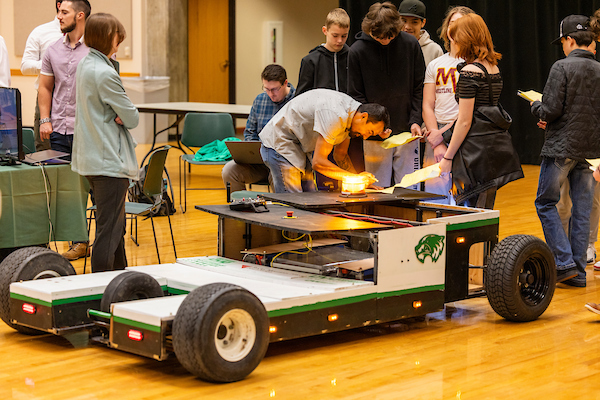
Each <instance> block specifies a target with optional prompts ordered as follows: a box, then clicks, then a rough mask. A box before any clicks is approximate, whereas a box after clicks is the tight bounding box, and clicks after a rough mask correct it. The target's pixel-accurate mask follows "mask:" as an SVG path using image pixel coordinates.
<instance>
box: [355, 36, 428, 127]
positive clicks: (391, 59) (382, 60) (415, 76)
mask: <svg viewBox="0 0 600 400" xmlns="http://www.w3.org/2000/svg"><path fill="white" fill-rule="evenodd" d="M424 79H425V61H424V60H423V53H422V51H421V46H420V45H419V42H418V41H417V39H415V38H414V36H412V35H409V34H408V33H405V32H400V34H399V35H398V36H396V38H394V40H392V41H391V42H390V43H389V44H388V45H387V46H383V45H382V44H380V43H379V42H378V41H376V40H375V39H373V38H372V37H371V36H369V35H368V34H366V33H364V32H359V33H358V34H357V35H356V41H355V42H354V43H353V44H352V46H351V47H350V54H349V56H348V94H349V95H350V96H352V97H353V98H354V99H356V100H357V101H360V102H361V103H378V104H381V105H382V106H385V107H387V109H388V111H389V113H390V118H391V128H392V131H393V134H398V133H402V132H406V131H409V130H410V126H411V125H412V124H418V125H421V123H422V122H423V119H422V116H421V109H422V103H423V80H424Z"/></svg>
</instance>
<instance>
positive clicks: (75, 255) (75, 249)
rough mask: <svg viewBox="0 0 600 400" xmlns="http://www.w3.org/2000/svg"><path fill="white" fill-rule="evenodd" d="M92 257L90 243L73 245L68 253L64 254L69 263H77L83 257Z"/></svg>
mask: <svg viewBox="0 0 600 400" xmlns="http://www.w3.org/2000/svg"><path fill="white" fill-rule="evenodd" d="M86 252H87V255H88V256H89V255H90V248H89V246H88V243H73V244H72V245H71V247H70V248H69V250H68V251H67V252H66V253H63V254H62V256H63V257H64V258H66V259H67V260H69V261H75V260H78V259H80V258H82V257H85V256H86Z"/></svg>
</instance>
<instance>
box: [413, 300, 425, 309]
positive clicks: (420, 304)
mask: <svg viewBox="0 0 600 400" xmlns="http://www.w3.org/2000/svg"><path fill="white" fill-rule="evenodd" d="M422 305H423V302H422V301H421V300H415V301H413V308H419V307H421V306H422Z"/></svg>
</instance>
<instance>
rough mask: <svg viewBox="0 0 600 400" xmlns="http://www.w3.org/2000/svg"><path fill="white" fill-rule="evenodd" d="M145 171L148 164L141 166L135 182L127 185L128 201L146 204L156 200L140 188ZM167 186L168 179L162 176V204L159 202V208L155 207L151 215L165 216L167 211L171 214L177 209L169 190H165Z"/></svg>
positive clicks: (142, 184) (144, 177)
mask: <svg viewBox="0 0 600 400" xmlns="http://www.w3.org/2000/svg"><path fill="white" fill-rule="evenodd" d="M147 171H148V165H145V166H144V167H143V168H140V172H139V178H140V179H139V180H138V181H137V182H135V183H134V184H133V185H132V186H131V187H129V189H128V191H127V198H128V200H129V201H132V202H136V203H148V204H154V202H155V201H156V199H155V198H151V197H148V196H146V194H145V193H144V191H143V190H142V188H143V187H144V180H145V179H146V172H147ZM165 171H166V168H165ZM168 176H169V174H168V173H167V177H168ZM168 186H169V185H168V180H167V179H166V178H163V188H162V198H163V199H164V200H165V202H164V203H163V204H161V206H160V208H159V209H157V210H156V211H155V212H154V214H152V216H153V217H160V216H165V215H167V213H168V214H169V215H173V214H175V212H176V211H177V209H176V208H175V205H174V204H173V201H172V200H171V197H170V196H169V191H168V190H167V188H168ZM172 195H173V188H171V196H172Z"/></svg>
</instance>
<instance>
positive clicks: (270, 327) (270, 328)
mask: <svg viewBox="0 0 600 400" xmlns="http://www.w3.org/2000/svg"><path fill="white" fill-rule="evenodd" d="M275 332H277V327H276V326H273V325H271V326H269V333H275Z"/></svg>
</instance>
